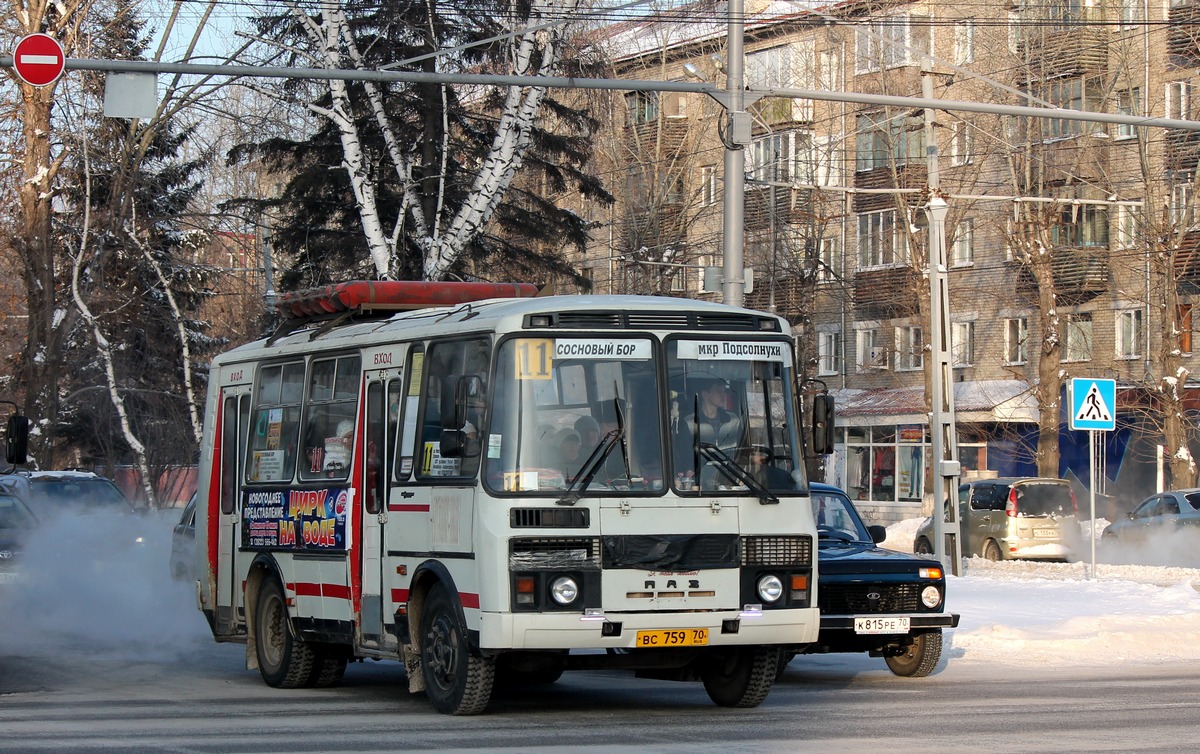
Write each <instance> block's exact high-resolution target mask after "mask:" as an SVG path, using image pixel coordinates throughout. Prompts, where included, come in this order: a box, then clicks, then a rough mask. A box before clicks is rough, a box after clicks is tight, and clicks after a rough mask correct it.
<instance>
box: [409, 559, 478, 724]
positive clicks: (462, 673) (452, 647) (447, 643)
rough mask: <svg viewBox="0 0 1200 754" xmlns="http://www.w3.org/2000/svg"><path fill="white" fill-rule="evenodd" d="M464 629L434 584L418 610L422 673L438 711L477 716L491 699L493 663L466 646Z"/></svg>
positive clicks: (441, 587)
mask: <svg viewBox="0 0 1200 754" xmlns="http://www.w3.org/2000/svg"><path fill="white" fill-rule="evenodd" d="M466 634H467V632H466V628H465V627H464V626H463V625H462V623H461V621H459V619H458V611H457V610H456V609H455V605H454V600H453V599H452V598H451V597H450V592H449V591H448V590H447V589H446V587H445V585H444V584H441V583H438V584H435V585H434V587H433V589H431V590H430V591H429V596H428V597H426V598H425V606H424V608H423V610H422V611H421V675H422V676H423V677H424V679H425V694H426V696H428V697H429V703H430V704H432V705H433V708H434V709H435V710H437V711H438V712H441V713H443V714H447V715H477V714H479V713H480V712H483V710H484V708H486V707H487V705H488V702H490V701H491V699H492V685H493V683H494V682H495V679H496V662H495V659H494V658H491V657H477V656H474V655H472V654H471V651H470V648H469V647H467V636H466Z"/></svg>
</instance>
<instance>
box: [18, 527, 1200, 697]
mask: <svg viewBox="0 0 1200 754" xmlns="http://www.w3.org/2000/svg"><path fill="white" fill-rule="evenodd" d="M177 517H178V513H177V512H167V513H163V514H157V515H154V514H152V515H147V516H137V517H134V518H132V519H130V518H124V519H105V518H102V517H92V518H90V519H86V520H80V519H76V520H74V521H60V522H57V523H54V524H52V525H50V526H47V527H44V530H43V531H42V532H41V533H39V537H45V539H44V540H42V544H41V546H39V547H37V548H35V549H36V550H37V551H38V554H36V555H31V557H30V561H29V562H28V563H27V566H28V567H30V568H36V569H37V571H38V572H39V574H41V576H40V578H39V580H38V583H37V588H36V589H34V588H21V587H20V586H18V587H17V588H14V586H13V585H11V584H9V585H3V586H2V587H0V635H3V636H6V637H7V639H8V640H9V641H11V642H14V644H13V645H14V646H22V647H23V649H24V651H26V652H27V653H28V654H29V655H31V656H40V655H41V654H42V653H46V654H48V655H52V654H55V653H57V652H58V651H59V650H60V649H61V646H62V642H63V641H69V642H86V643H87V644H88V646H89V647H91V648H92V651H93V652H95V653H97V654H101V655H106V656H109V657H113V658H128V659H130V660H141V661H150V662H164V663H166V662H178V661H186V659H187V658H188V657H191V656H193V652H194V650H195V649H196V648H197V647H206V646H207V647H211V646H212V645H213V642H212V636H211V634H210V633H209V630H208V626H207V624H206V623H205V622H204V619H203V618H202V616H201V615H200V613H199V611H197V610H196V607H195V592H194V590H193V588H192V587H191V585H190V584H187V583H183V582H177V581H172V580H171V578H170V576H169V573H168V562H169V558H170V536H171V528H172V525H173V524H174V522H175V519H176V518H177ZM919 523H920V520H919V519H911V520H909V521H903V522H901V523H899V524H895V525H893V526H892V527H890V528H889V530H888V539H887V540H886V541H885V542H884V546H886V547H889V548H891V549H896V550H908V551H911V549H912V539H913V534H914V533H915V531H916V529H917V526H918V524H919ZM1102 526H1103V522H1098V526H1097V527H1096V531H1100V530H1101V529H1102ZM139 537H140V538H141V539H142V541H141V542H136V541H135V540H136V539H137V538H139ZM35 544H36V543H35ZM84 566H86V567H84ZM1087 570H1089V569H1086V568H1085V565H1084V563H1081V562H1076V563H1032V562H1001V563H991V562H988V561H984V560H981V559H979V558H971V559H969V560H968V561H967V565H966V568H965V570H964V571H963V575H961V576H947V587H946V589H947V606H948V609H949V610H950V611H951V612H956V613H959V614H960V615H961V621H960V624H959V627H958V628H957V629H951V630H947V631H946V632H945V635H944V646H943V652H942V661H941V663H940V664H939V666H938V668H937V669H936V670H935V671H934V672H935V673H942V672H950V673H951V674H953V671H954V669H955V668H957V667H961V668H962V669H963V670H964V671H969V670H970V669H971V668H972V667H983V666H992V667H995V666H1008V667H1022V666H1028V667H1041V668H1048V667H1049V668H1068V667H1095V666H1112V665H1113V664H1114V663H1121V664H1122V665H1123V666H1125V667H1128V666H1129V665H1136V666H1153V665H1159V664H1163V665H1166V664H1178V663H1179V662H1181V661H1183V662H1186V661H1189V660H1190V661H1200V642H1197V641H1179V637H1181V636H1185V637H1195V636H1200V592H1197V588H1200V569H1198V568H1184V567H1177V566H1163V565H1157V566H1148V565H1129V564H1122V565H1117V564H1106V563H1103V562H1101V563H1100V564H1098V565H1097V572H1096V573H1095V574H1094V577H1093V578H1088V573H1087ZM807 659H808V658H797V659H796V660H795V661H794V662H804V661H806V660H807ZM837 661H838V656H837V655H828V656H823V659H822V662H823V663H826V664H827V663H829V662H837ZM879 669H880V671H881V672H884V673H886V672H888V671H887V670H886V667H885V666H884V665H883V664H882V661H880V663H879ZM350 672H353V668H351V671H350Z"/></svg>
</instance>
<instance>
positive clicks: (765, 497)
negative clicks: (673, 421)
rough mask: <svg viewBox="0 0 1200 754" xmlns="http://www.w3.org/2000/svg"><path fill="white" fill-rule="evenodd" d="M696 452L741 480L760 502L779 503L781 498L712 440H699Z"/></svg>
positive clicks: (729, 475)
mask: <svg viewBox="0 0 1200 754" xmlns="http://www.w3.org/2000/svg"><path fill="white" fill-rule="evenodd" d="M696 453H697V454H699V455H701V456H703V457H704V458H705V460H708V461H711V462H712V463H714V464H716V465H717V467H718V468H719V469H720V470H721V471H722V472H723V473H724V474H725V476H726V477H727V478H728V479H729V480H730V481H737V482H741V483H742V484H744V485H746V487H747V488H748V489H749V490H750V491H751V492H753V493H754V494H755V496H756V497H758V502H760V503H762V504H763V505H777V504H778V503H779V498H777V497H775V496H774V495H772V494H771V492H770V490H768V489H767V488H766V487H764V486H763V485H762V483H761V482H759V481H758V480H757V479H755V478H754V477H753V476H752V475H751V474H750V472H749V471H746V470H745V469H744V468H742V467H741V465H740V464H738V462H737V461H735V460H733V459H732V458H730V457H729V456H728V455H726V453H725V451H723V450H721V449H720V448H718V447H717V446H716V445H713V444H712V443H711V442H697V443H696Z"/></svg>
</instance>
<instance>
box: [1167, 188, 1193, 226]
mask: <svg viewBox="0 0 1200 754" xmlns="http://www.w3.org/2000/svg"><path fill="white" fill-rule="evenodd" d="M1170 211H1171V222H1172V223H1174V224H1175V227H1177V228H1190V227H1192V225H1194V224H1195V222H1196V212H1195V208H1194V207H1193V205H1192V184H1191V182H1190V180H1188V179H1187V178H1186V177H1185V178H1184V181H1183V182H1181V183H1176V184H1175V185H1173V186H1171V206H1170Z"/></svg>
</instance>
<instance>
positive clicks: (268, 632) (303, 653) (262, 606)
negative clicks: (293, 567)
mask: <svg viewBox="0 0 1200 754" xmlns="http://www.w3.org/2000/svg"><path fill="white" fill-rule="evenodd" d="M254 629H255V630H254V633H255V642H254V650H255V655H256V656H257V657H258V671H259V672H260V673H262V677H263V680H264V681H266V682H267V685H268V686H274V687H275V688H279V689H298V688H302V687H304V686H308V685H310V684H311V682H312V678H313V669H314V665H315V663H316V661H317V656H316V653H315V652H314V651H313V648H312V646H311V645H309V644H308V643H306V642H304V641H301V640H300V639H297V638H296V637H295V636H294V635H293V634H292V628H291V626H290V625H289V623H288V614H287V603H286V602H285V600H284V596H283V587H282V586H281V585H280V584H279V581H278V580H277V579H274V578H270V579H267V580H266V581H265V582H263V585H262V588H261V589H260V590H259V593H258V606H257V608H256V610H255V612H254Z"/></svg>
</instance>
